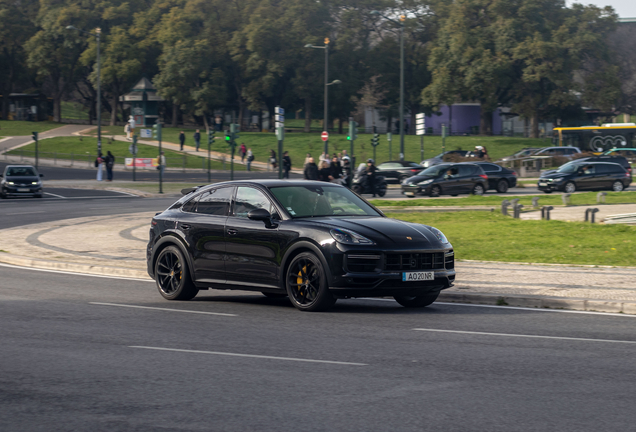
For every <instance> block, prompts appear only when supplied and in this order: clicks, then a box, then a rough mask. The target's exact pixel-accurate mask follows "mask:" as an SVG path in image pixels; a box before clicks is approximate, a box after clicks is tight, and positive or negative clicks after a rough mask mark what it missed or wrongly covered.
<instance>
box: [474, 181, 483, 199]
mask: <svg viewBox="0 0 636 432" xmlns="http://www.w3.org/2000/svg"><path fill="white" fill-rule="evenodd" d="M484 192H486V190H485V189H484V186H483V185H482V184H480V183H477V184H476V185H475V186H473V191H472V194H473V195H479V196H481V195H483V194H484Z"/></svg>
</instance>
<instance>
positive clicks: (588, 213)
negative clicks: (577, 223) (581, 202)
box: [585, 208, 598, 223]
mask: <svg viewBox="0 0 636 432" xmlns="http://www.w3.org/2000/svg"><path fill="white" fill-rule="evenodd" d="M597 212H598V209H597V208H589V209H587V210H585V222H587V221H588V220H589V221H590V223H594V219H595V215H596V213H597Z"/></svg>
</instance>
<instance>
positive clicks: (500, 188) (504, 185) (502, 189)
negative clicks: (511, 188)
mask: <svg viewBox="0 0 636 432" xmlns="http://www.w3.org/2000/svg"><path fill="white" fill-rule="evenodd" d="M497 192H499V193H506V192H508V182H507V181H505V180H499V183H497Z"/></svg>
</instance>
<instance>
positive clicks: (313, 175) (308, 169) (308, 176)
mask: <svg viewBox="0 0 636 432" xmlns="http://www.w3.org/2000/svg"><path fill="white" fill-rule="evenodd" d="M304 174H305V180H318V167H317V166H316V163H315V162H314V158H312V157H310V158H309V162H307V165H305V171H304Z"/></svg>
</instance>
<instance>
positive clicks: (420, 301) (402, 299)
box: [393, 291, 439, 308]
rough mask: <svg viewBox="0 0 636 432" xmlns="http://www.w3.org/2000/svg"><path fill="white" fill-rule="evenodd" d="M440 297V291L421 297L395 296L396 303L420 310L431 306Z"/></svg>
mask: <svg viewBox="0 0 636 432" xmlns="http://www.w3.org/2000/svg"><path fill="white" fill-rule="evenodd" d="M437 296H439V291H437V292H435V293H430V294H424V295H420V296H394V297H393V298H394V299H395V301H396V302H398V303H399V304H401V305H402V306H404V307H407V308H419V307H426V306H429V305H431V304H432V303H433V302H434V301H435V300H437Z"/></svg>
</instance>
